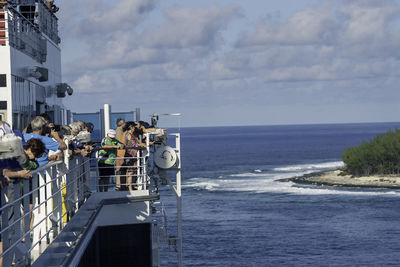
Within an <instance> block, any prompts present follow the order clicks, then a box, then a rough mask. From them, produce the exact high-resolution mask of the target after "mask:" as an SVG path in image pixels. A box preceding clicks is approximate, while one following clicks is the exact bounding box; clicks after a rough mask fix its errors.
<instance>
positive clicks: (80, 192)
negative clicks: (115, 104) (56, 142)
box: [0, 156, 90, 266]
mask: <svg viewBox="0 0 400 267" xmlns="http://www.w3.org/2000/svg"><path fill="white" fill-rule="evenodd" d="M88 164H89V159H86V158H83V157H81V156H75V157H73V158H71V159H67V160H66V161H65V162H63V161H58V162H53V163H49V164H47V165H46V166H44V167H42V168H40V169H38V170H35V171H33V172H32V178H31V179H29V180H27V179H15V180H12V182H11V183H9V184H8V185H7V186H5V187H4V188H3V189H2V190H1V204H2V207H1V208H0V211H1V231H0V233H1V238H2V248H3V251H2V253H1V254H0V258H2V260H3V266H11V264H16V265H17V266H18V265H22V266H25V265H29V264H30V263H31V262H32V261H34V260H35V259H36V258H37V257H38V256H39V255H40V253H41V252H42V251H43V250H44V249H45V248H46V247H47V246H48V245H49V244H50V243H51V241H52V240H54V238H55V237H56V236H57V235H58V233H59V232H60V231H61V230H62V229H63V227H64V225H65V224H66V223H67V222H68V220H69V218H70V217H71V216H72V215H73V214H74V213H75V212H76V211H77V210H78V208H79V206H80V205H81V204H82V203H83V202H84V201H85V199H86V198H87V197H88V196H89V194H90V191H89V187H88V185H87V182H88V181H89V175H90V173H89V170H90V168H89V165H88Z"/></svg>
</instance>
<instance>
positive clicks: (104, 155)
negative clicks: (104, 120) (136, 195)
mask: <svg viewBox="0 0 400 267" xmlns="http://www.w3.org/2000/svg"><path fill="white" fill-rule="evenodd" d="M115 134H116V133H115V130H114V129H109V130H108V131H107V136H106V137H105V138H103V140H102V141H101V147H102V150H100V151H99V152H98V159H97V166H98V167H99V176H100V177H99V191H100V192H107V191H108V185H109V184H110V177H111V176H113V175H114V174H115V172H114V165H115V158H116V155H117V149H123V148H124V145H123V144H121V143H120V142H119V141H118V140H116V139H115Z"/></svg>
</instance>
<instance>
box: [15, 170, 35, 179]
mask: <svg viewBox="0 0 400 267" xmlns="http://www.w3.org/2000/svg"><path fill="white" fill-rule="evenodd" d="M18 176H19V177H21V178H22V179H30V178H32V174H31V173H30V172H29V171H28V170H21V171H18Z"/></svg>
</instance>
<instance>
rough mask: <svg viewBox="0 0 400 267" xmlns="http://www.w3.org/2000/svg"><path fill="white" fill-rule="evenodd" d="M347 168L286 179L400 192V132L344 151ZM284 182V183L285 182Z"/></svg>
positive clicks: (386, 134) (296, 181)
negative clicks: (397, 190)
mask: <svg viewBox="0 0 400 267" xmlns="http://www.w3.org/2000/svg"><path fill="white" fill-rule="evenodd" d="M342 160H343V162H344V164H345V167H344V168H342V169H340V170H330V171H324V172H318V173H310V174H306V175H303V176H300V177H293V178H289V179H283V181H291V182H295V183H299V184H313V185H329V186H346V187H370V188H395V189H397V188H400V130H398V129H395V130H394V131H392V130H389V131H388V132H387V133H385V134H379V135H377V136H376V137H375V138H373V139H372V140H370V141H369V142H362V143H361V144H360V145H359V146H356V147H351V148H348V149H346V150H344V151H343V154H342ZM281 181H282V180H281Z"/></svg>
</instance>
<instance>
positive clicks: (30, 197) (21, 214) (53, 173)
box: [0, 135, 182, 266]
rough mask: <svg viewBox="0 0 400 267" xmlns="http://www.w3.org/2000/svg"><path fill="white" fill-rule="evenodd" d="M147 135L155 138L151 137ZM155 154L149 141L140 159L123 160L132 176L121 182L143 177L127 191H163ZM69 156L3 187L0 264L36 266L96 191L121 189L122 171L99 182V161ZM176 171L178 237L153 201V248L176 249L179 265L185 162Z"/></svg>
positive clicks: (127, 185) (123, 174)
mask: <svg viewBox="0 0 400 267" xmlns="http://www.w3.org/2000/svg"><path fill="white" fill-rule="evenodd" d="M147 137H148V138H147V140H149V139H150V137H149V135H147ZM176 138H177V140H178V141H177V144H179V135H176ZM154 150H155V148H152V149H151V148H150V146H149V141H147V149H145V150H142V151H141V152H140V153H137V156H136V157H126V158H122V159H124V162H125V164H123V165H122V166H121V169H126V170H130V171H131V172H128V173H124V172H122V173H120V176H121V177H120V178H123V177H128V176H129V175H132V176H134V177H136V178H137V179H136V180H134V181H132V183H124V184H121V185H125V186H126V188H125V189H126V190H128V189H129V186H131V187H132V190H148V192H153V193H154V192H156V193H158V187H159V185H160V181H161V179H160V173H158V174H157V173H155V169H156V168H154V166H152V164H151V162H152V161H151V156H152V154H153V152H154ZM179 150H180V147H179V145H176V151H177V152H178V153H179ZM64 155H65V157H64V160H63V161H57V162H52V163H49V164H47V165H46V166H44V167H42V168H39V169H37V170H35V171H32V172H31V174H32V178H31V179H15V180H12V181H13V182H11V183H9V184H8V185H6V186H4V187H3V188H2V189H1V191H0V199H1V203H0V204H1V207H0V222H1V228H0V236H1V244H0V248H2V250H1V249H0V266H12V265H14V266H29V265H31V264H32V263H33V262H34V261H35V260H36V259H37V258H38V257H39V256H40V254H41V253H42V252H43V251H44V250H45V249H46V248H47V247H48V246H49V245H50V244H51V242H52V241H53V240H54V239H55V238H56V237H57V236H58V234H59V233H60V232H61V231H62V230H63V228H64V227H65V226H66V224H67V223H68V221H69V220H70V218H71V217H72V216H74V214H75V213H76V212H77V211H78V209H79V208H80V206H82V205H83V203H84V202H85V201H86V200H87V199H88V198H89V196H90V195H91V194H92V193H94V192H96V191H99V190H98V189H99V187H100V186H105V185H106V186H107V187H108V189H109V190H110V191H114V190H115V186H116V182H115V178H116V173H114V174H113V175H111V177H110V178H109V179H110V182H109V183H108V184H101V185H100V184H99V183H98V181H99V180H100V179H103V178H102V177H100V176H99V168H98V166H97V159H96V158H89V157H82V156H81V155H73V156H67V155H69V153H68V151H65V152H64ZM132 160H133V161H132ZM127 162H128V163H129V162H130V163H132V162H135V163H134V164H132V165H130V164H126V163H127ZM113 167H114V166H113ZM150 170H151V171H150ZM132 171H133V172H132ZM176 171H177V176H176V181H174V184H175V185H174V184H173V182H172V181H171V180H169V179H167V181H168V184H170V186H171V187H172V189H173V191H174V192H175V194H176V200H177V215H178V217H177V232H176V235H175V236H168V232H167V220H166V211H165V208H164V206H163V204H162V203H161V202H160V203H152V214H153V216H152V217H153V220H152V221H153V237H154V238H153V240H154V241H158V242H157V244H154V243H153V245H155V246H159V247H158V249H161V248H162V247H164V248H165V247H166V248H170V250H171V251H172V252H174V253H177V255H178V260H177V262H178V266H182V230H181V227H182V226H181V220H182V218H181V194H180V162H179V163H178V164H177V165H176ZM150 173H151V175H150ZM162 179H165V177H163V178H162ZM111 181H112V182H111ZM69 245H70V246H73V245H74V244H69ZM159 251H160V252H161V250H159ZM153 252H154V250H153ZM159 257H160V255H158V258H159ZM1 262H2V265H1ZM160 262H161V261H160ZM158 266H161V265H160V264H159V265H158Z"/></svg>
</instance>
